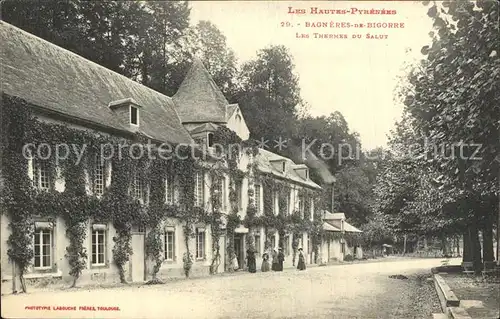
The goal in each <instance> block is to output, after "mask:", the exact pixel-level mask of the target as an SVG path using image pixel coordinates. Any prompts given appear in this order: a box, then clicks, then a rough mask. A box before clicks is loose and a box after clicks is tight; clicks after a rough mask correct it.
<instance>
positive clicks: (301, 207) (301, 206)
mask: <svg viewBox="0 0 500 319" xmlns="http://www.w3.org/2000/svg"><path fill="white" fill-rule="evenodd" d="M298 201H299V212H300V217H301V218H304V211H305V200H304V198H303V196H302V195H299V199H298Z"/></svg>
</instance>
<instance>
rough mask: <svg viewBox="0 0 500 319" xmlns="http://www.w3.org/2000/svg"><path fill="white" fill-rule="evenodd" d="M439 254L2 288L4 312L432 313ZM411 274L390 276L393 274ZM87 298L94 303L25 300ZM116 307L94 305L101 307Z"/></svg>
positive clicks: (127, 315) (218, 315)
mask: <svg viewBox="0 0 500 319" xmlns="http://www.w3.org/2000/svg"><path fill="white" fill-rule="evenodd" d="M439 265H440V260H439V259H408V260H398V261H387V262H376V263H360V264H351V265H339V266H327V267H315V268H310V269H307V270H306V271H303V272H299V271H297V270H291V269H290V270H285V271H284V272H283V273H274V272H268V273H257V274H248V273H245V274H241V275H234V276H221V277H216V278H202V279H192V280H183V281H177V282H170V283H167V284H166V285H155V286H139V287H137V286H136V287H119V288H110V289H97V290H95V289H94V290H84V289H78V290H73V291H60V290H56V291H53V292H50V293H49V292H35V293H28V294H23V295H9V296H2V303H3V305H2V317H4V318H13V317H24V318H40V317H45V318H83V317H87V318H189V319H190V318H329V319H330V318H383V319H386V318H432V316H431V313H433V312H440V309H439V302H438V299H437V295H436V292H435V291H434V288H433V286H432V285H431V283H430V282H428V281H426V277H430V268H431V267H434V266H439ZM398 274H401V275H404V276H406V277H407V279H393V278H389V276H390V275H398ZM27 306H28V307H30V306H31V307H36V306H45V307H51V308H52V307H56V306H70V307H76V308H77V309H78V308H79V307H80V306H89V307H90V308H89V310H76V311H74V310H57V311H56V310H52V309H51V310H27V309H26V310H25V307H27ZM99 306H101V307H119V311H113V310H107V311H103V310H101V311H94V310H92V307H94V308H95V309H96V310H97V307H99Z"/></svg>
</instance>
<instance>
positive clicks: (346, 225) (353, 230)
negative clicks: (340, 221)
mask: <svg viewBox="0 0 500 319" xmlns="http://www.w3.org/2000/svg"><path fill="white" fill-rule="evenodd" d="M344 231H346V232H348V233H362V232H363V231H362V230H359V229H357V228H356V227H354V226H353V225H351V224H349V223H348V222H344Z"/></svg>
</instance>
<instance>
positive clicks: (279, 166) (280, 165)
mask: <svg viewBox="0 0 500 319" xmlns="http://www.w3.org/2000/svg"><path fill="white" fill-rule="evenodd" d="M270 162H271V164H272V165H273V167H274V169H275V170H277V171H278V172H280V173H285V172H286V161H285V160H282V159H276V160H271V161H270Z"/></svg>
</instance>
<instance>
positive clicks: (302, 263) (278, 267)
mask: <svg viewBox="0 0 500 319" xmlns="http://www.w3.org/2000/svg"><path fill="white" fill-rule="evenodd" d="M298 253H299V260H298V263H297V269H298V270H305V269H306V260H305V257H304V253H303V251H302V248H299V249H298ZM271 257H272V260H271V263H270V262H269V253H267V252H266V253H264V254H263V255H262V266H261V268H260V270H261V271H262V272H267V271H270V270H273V271H283V263H284V261H285V254H283V249H282V248H281V247H280V248H279V249H278V251H276V249H273V251H272V253H271ZM232 266H233V269H234V270H238V268H239V265H238V259H237V258H236V254H234V253H233V261H232ZM247 267H248V271H249V272H251V273H255V272H257V265H256V260H255V251H253V250H251V249H249V250H247Z"/></svg>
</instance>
